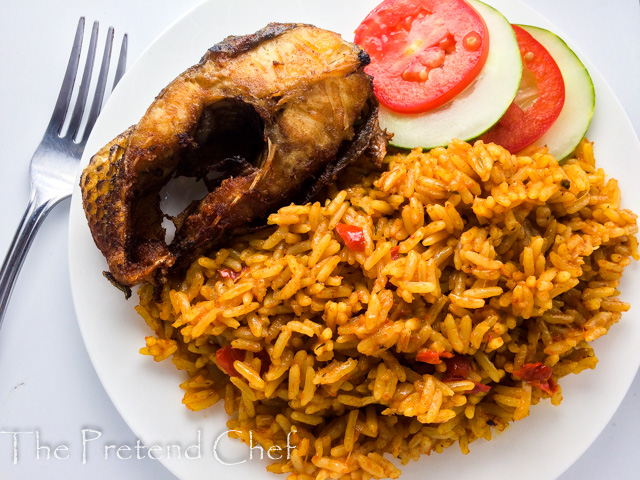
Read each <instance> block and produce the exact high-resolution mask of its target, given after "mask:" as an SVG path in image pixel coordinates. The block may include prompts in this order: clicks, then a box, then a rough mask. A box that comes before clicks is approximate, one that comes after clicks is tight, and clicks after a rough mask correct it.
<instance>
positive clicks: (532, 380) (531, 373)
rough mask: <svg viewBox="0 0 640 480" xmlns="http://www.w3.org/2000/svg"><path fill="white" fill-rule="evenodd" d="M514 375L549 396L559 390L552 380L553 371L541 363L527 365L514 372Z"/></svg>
mask: <svg viewBox="0 0 640 480" xmlns="http://www.w3.org/2000/svg"><path fill="white" fill-rule="evenodd" d="M513 374H514V375H515V376H516V377H519V378H521V379H522V380H524V381H525V382H527V383H529V384H530V385H532V386H534V387H537V388H539V389H540V390H542V391H543V392H546V393H548V394H549V395H552V394H554V393H555V392H556V391H557V390H558V385H557V384H556V382H555V381H554V380H553V378H551V375H552V374H553V370H552V369H551V367H549V366H548V365H545V364H543V363H541V362H536V363H526V364H524V365H523V366H522V368H519V369H518V370H514V372H513Z"/></svg>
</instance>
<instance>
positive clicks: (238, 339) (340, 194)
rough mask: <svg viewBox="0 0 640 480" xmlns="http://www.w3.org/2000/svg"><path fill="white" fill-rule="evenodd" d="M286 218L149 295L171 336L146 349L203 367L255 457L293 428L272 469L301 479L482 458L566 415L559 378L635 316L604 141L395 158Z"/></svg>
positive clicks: (215, 397)
mask: <svg viewBox="0 0 640 480" xmlns="http://www.w3.org/2000/svg"><path fill="white" fill-rule="evenodd" d="M360 172H361V171H360V170H358V169H357V168H354V169H353V172H352V174H354V175H355V174H356V173H360ZM269 224H270V225H272V228H270V229H268V230H265V231H263V232H260V233H257V234H253V235H251V236H245V237H242V238H238V239H235V240H233V241H232V242H230V243H229V245H228V246H227V248H223V249H220V250H218V251H215V252H211V254H210V255H209V256H203V257H201V258H199V259H198V260H197V261H196V262H194V263H193V265H192V266H191V268H190V269H189V271H188V272H187V273H186V275H185V277H184V278H182V279H180V280H179V281H175V282H173V283H170V284H167V285H165V287H164V289H163V290H162V293H161V294H160V296H159V298H155V297H154V292H153V287H152V286H143V287H142V288H140V290H139V295H140V305H139V306H138V307H137V311H138V312H139V313H140V315H141V316H142V317H143V318H144V319H145V321H146V322H147V324H148V325H149V326H150V327H151V329H152V330H153V331H154V332H155V336H153V337H147V345H146V347H144V348H142V350H141V352H142V353H143V354H147V355H151V356H153V357H154V359H155V360H156V361H161V360H164V359H167V358H169V357H171V358H172V361H173V363H174V364H175V365H176V366H177V367H178V368H179V369H182V370H184V371H185V372H186V374H187V375H188V379H187V380H186V381H185V382H184V383H183V384H182V385H181V386H182V388H183V389H184V390H185V395H184V400H183V403H184V404H185V405H186V406H187V407H188V408H190V409H192V410H201V409H204V408H207V407H209V406H211V405H213V404H215V403H216V402H218V401H219V400H224V405H225V409H226V411H227V413H228V414H229V415H230V417H231V419H230V420H229V422H228V426H229V428H230V429H232V430H234V433H232V434H231V435H234V436H238V437H240V438H241V439H242V440H243V441H244V442H245V443H249V441H250V437H251V438H252V439H253V440H254V442H255V441H257V442H259V443H260V444H261V445H262V446H263V447H264V448H265V449H269V448H271V447H273V446H274V445H278V446H280V447H281V448H284V447H285V446H286V441H287V435H288V434H290V432H293V434H292V435H291V444H292V445H296V446H297V447H296V448H295V449H294V450H293V452H292V454H291V456H290V458H288V459H283V460H281V461H279V462H277V463H274V464H272V465H270V466H269V467H268V470H269V471H272V472H277V473H288V474H289V477H288V478H290V479H297V480H303V479H317V480H323V479H327V478H344V479H370V478H397V477H398V476H399V475H400V470H399V469H398V468H397V467H396V466H395V465H394V464H393V463H392V462H391V461H390V459H392V458H394V457H395V458H398V459H399V460H400V461H401V462H402V463H406V462H408V461H410V460H416V459H418V458H419V457H420V456H421V455H422V454H429V453H430V452H431V451H436V452H440V451H442V450H443V449H444V448H445V447H448V446H450V445H452V444H453V443H456V442H457V443H458V444H459V446H460V448H461V449H462V451H463V452H465V453H466V452H468V448H469V447H468V445H469V443H471V442H472V441H474V440H476V439H478V438H485V439H490V438H491V428H492V427H494V428H497V429H500V430H501V429H503V428H504V427H505V426H506V425H507V424H508V423H509V422H511V421H513V420H520V419H522V418H524V417H526V416H527V415H528V414H529V409H530V406H531V405H534V404H536V403H537V402H538V401H539V400H541V399H544V398H549V399H550V401H551V402H552V403H553V404H559V403H560V402H561V400H562V393H561V392H562V390H561V387H560V385H559V383H558V382H559V379H560V378H561V377H563V376H565V375H568V374H569V373H579V372H580V371H582V370H584V369H585V368H594V367H595V365H596V363H597V359H596V357H595V356H594V352H593V350H592V348H591V346H590V345H589V343H588V342H591V341H592V340H594V339H596V338H598V337H600V336H601V335H604V334H605V333H607V331H608V329H609V328H610V327H611V326H612V325H613V324H614V323H616V322H617V321H618V320H619V319H620V317H621V315H622V312H624V311H627V310H628V308H629V305H628V304H626V303H623V302H621V301H620V300H619V299H618V295H619V292H618V290H617V288H618V284H619V280H620V277H621V275H622V271H623V269H624V267H625V266H627V265H628V264H629V263H630V261H631V258H634V259H638V243H637V240H636V237H635V234H636V233H637V231H638V227H637V223H636V215H635V214H633V213H632V212H630V211H629V210H625V209H621V208H620V191H619V189H618V186H617V182H616V181H615V180H614V179H606V178H605V174H604V172H603V171H602V169H598V168H596V166H595V160H594V157H593V148H592V144H591V143H589V142H588V141H583V142H582V143H581V144H580V145H579V147H578V148H577V150H576V152H575V156H574V157H573V158H570V159H569V160H567V161H565V162H564V163H563V164H558V162H557V161H556V160H555V159H554V158H553V157H552V156H550V155H549V154H548V153H546V151H545V150H544V149H538V150H534V151H531V152H529V154H528V155H526V156H525V155H523V156H514V155H511V154H509V153H508V152H507V151H506V150H504V149H502V148H501V147H498V146H496V145H493V144H488V145H485V144H483V143H482V142H477V143H476V144H475V145H473V146H472V145H469V144H467V143H464V142H461V141H453V142H452V143H451V145H449V147H448V148H437V149H434V150H431V151H430V152H428V153H423V152H421V151H420V150H414V151H412V152H411V153H409V154H397V155H390V156H388V157H387V158H386V160H385V165H384V171H382V172H369V173H368V174H367V175H366V176H365V177H364V178H361V177H360V178H358V180H357V182H353V183H348V184H347V186H345V188H343V189H341V190H338V189H337V188H334V190H333V191H332V192H331V193H330V196H329V199H328V200H327V201H326V202H325V203H324V204H321V203H314V204H308V205H290V206H287V207H284V208H282V209H280V210H279V211H278V212H277V213H274V214H272V215H271V216H270V217H269ZM339 224H344V225H351V226H356V227H359V228H360V229H361V231H362V235H363V238H364V246H363V247H364V248H363V251H354V250H352V249H351V248H349V247H348V246H347V245H345V241H344V240H343V238H342V237H341V236H340V235H339V234H338V233H337V231H336V226H338V225H339ZM223 348H225V349H226V350H222V349H223ZM231 348H232V349H234V350H233V352H234V353H235V356H234V357H233V358H232V359H231V361H233V364H232V365H233V367H232V370H231V373H232V375H229V374H228V373H229V371H228V370H229V366H228V365H227V366H226V367H225V365H221V364H220V359H221V358H222V355H221V354H222V352H225V351H226V352H229V351H231V350H230V349H231ZM234 359H235V361H234Z"/></svg>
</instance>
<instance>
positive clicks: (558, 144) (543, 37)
mask: <svg viewBox="0 0 640 480" xmlns="http://www.w3.org/2000/svg"><path fill="white" fill-rule="evenodd" d="M519 26H520V27H522V28H523V29H524V30H526V31H527V32H528V33H529V34H530V35H531V36H532V37H533V38H535V39H536V40H537V41H538V42H540V43H541V44H542V46H544V48H546V49H547V51H548V52H549V53H550V54H551V56H552V57H553V59H554V60H555V61H556V63H557V64H558V67H559V68H560V72H561V73H562V78H563V80H564V87H565V98H564V106H563V107H562V111H561V112H560V115H559V116H558V118H557V119H556V121H555V122H554V123H553V125H551V127H550V128H549V130H547V131H546V132H545V133H544V135H542V137H540V138H539V139H538V140H536V141H535V142H534V144H536V145H546V146H547V148H548V149H549V153H550V154H552V155H553V156H554V157H555V158H556V159H557V160H563V159H565V158H566V157H567V156H569V155H570V154H571V153H572V152H573V151H574V150H575V148H576V147H577V146H578V143H580V140H582V138H583V137H584V135H585V133H586V132H587V130H588V128H589V125H590V124H591V119H592V118H593V111H594V108H595V104H596V95H595V90H594V88H593V81H592V80H591V76H590V75H589V72H588V70H587V69H586V67H585V66H584V65H583V63H582V62H581V61H580V59H579V58H578V56H577V55H576V54H575V53H574V52H573V50H571V48H569V46H568V45H567V44H566V43H565V42H564V40H562V39H561V38H560V37H558V36H557V35H556V34H555V33H552V32H550V31H548V30H545V29H543V28H539V27H532V26H528V25H519Z"/></svg>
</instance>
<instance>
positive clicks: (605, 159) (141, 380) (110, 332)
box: [69, 0, 640, 480]
mask: <svg viewBox="0 0 640 480" xmlns="http://www.w3.org/2000/svg"><path fill="white" fill-rule="evenodd" d="M377 3H378V0H366V1H359V2H357V4H356V2H347V1H344V0H323V1H317V2H304V1H303V0H280V1H273V2H270V3H269V6H268V7H265V6H264V4H263V3H262V2H260V1H258V0H243V1H241V2H240V1H237V2H231V1H223V0H211V1H209V2H206V3H204V4H202V5H200V6H198V7H196V8H195V9H194V10H192V11H191V12H189V13H188V14H187V15H186V16H184V17H183V18H181V19H180V20H178V21H177V22H176V23H175V24H174V25H173V26H172V27H171V28H169V29H168V30H167V31H166V32H165V33H164V34H163V35H162V36H161V37H160V38H159V39H158V40H157V41H156V42H155V43H154V44H153V45H152V46H151V47H150V48H149V49H148V50H147V51H146V52H145V53H144V54H143V55H142V57H141V58H140V60H139V61H138V62H137V63H136V64H135V65H134V66H133V67H132V68H131V69H130V70H129V72H128V73H127V74H126V75H125V77H124V78H123V79H122V82H121V83H120V85H119V86H118V88H117V89H116V91H115V92H114V93H113V95H112V96H111V98H110V101H109V102H108V104H107V105H106V107H105V109H104V111H103V113H102V115H101V116H100V118H99V120H98V122H97V124H96V126H95V128H94V130H93V134H92V135H91V138H90V139H89V142H88V145H87V148H86V152H87V154H86V155H85V157H84V159H83V164H86V163H88V160H89V157H90V155H91V154H92V153H93V152H96V151H97V150H98V149H99V148H100V147H102V146H103V145H104V144H105V143H107V142H108V141H109V140H111V139H112V138H113V137H114V136H116V135H117V134H118V133H120V132H121V131H123V130H124V129H125V128H127V127H128V126H129V125H131V124H134V123H136V122H137V121H138V120H139V119H140V117H141V116H142V115H143V113H144V111H145V110H146V108H147V107H148V106H149V104H150V103H151V102H152V101H153V99H154V97H155V95H156V94H157V93H158V92H160V90H161V89H162V88H163V87H164V86H165V85H166V84H167V83H168V82H170V81H171V80H172V79H173V78H174V77H175V76H177V75H178V74H179V73H181V72H182V71H183V70H184V69H186V68H187V67H189V66H191V65H193V64H194V63H196V62H198V61H199V59H200V58H201V57H202V55H203V54H204V52H205V50H206V49H207V48H208V47H210V46H211V45H213V44H214V43H216V42H218V41H220V40H221V39H223V38H224V37H225V36H227V35H230V34H236V35H238V34H246V33H252V32H254V31H256V30H257V29H259V28H261V27H263V26H264V25H265V24H266V23H268V22H270V21H282V22H306V23H312V24H315V25H317V26H320V27H323V28H328V29H331V30H335V31H337V32H341V33H342V34H343V36H344V38H345V39H347V40H352V38H353V33H352V32H353V31H354V30H355V28H356V26H357V25H358V23H359V21H360V20H361V19H363V18H364V16H365V15H366V14H367V13H368V12H369V11H370V10H371V8H373V7H374V6H375V5H376V4H377ZM487 3H489V4H491V5H493V6H495V7H496V8H498V9H499V10H500V11H502V12H503V13H504V14H505V16H507V18H508V19H509V20H510V21H511V22H513V23H525V24H532V25H537V26H542V27H546V28H550V29H551V30H553V31H555V32H556V33H558V34H560V35H561V36H563V35H562V32H560V31H558V29H557V28H554V27H553V26H552V25H549V23H548V22H547V21H546V20H545V19H544V18H542V17H541V16H540V15H539V14H537V13H536V12H534V11H533V10H531V9H530V8H528V7H527V6H525V5H523V4H521V3H519V2H517V1H515V0H489V1H488V2H487ZM563 37H564V36H563ZM565 39H566V38H565ZM566 40H570V39H566ZM569 43H571V42H569ZM578 53H579V54H580V52H578ZM580 56H581V58H582V59H583V60H585V58H584V55H582V54H580ZM585 63H586V64H587V67H588V68H589V70H590V72H591V74H592V76H593V79H594V83H595V88H596V93H597V105H596V113H595V117H594V120H593V123H592V126H591V128H590V130H589V137H590V138H591V139H592V140H595V142H596V143H595V148H596V158H597V161H598V165H599V166H602V167H604V168H605V170H606V172H607V173H608V174H609V175H610V176H613V177H615V178H617V179H618V180H619V182H620V187H621V189H622V194H623V203H624V205H625V206H633V205H636V206H637V205H640V191H639V190H638V189H637V187H636V185H635V184H634V183H635V182H634V179H637V178H640V168H639V166H638V162H637V159H638V158H640V144H639V143H638V140H637V138H636V136H635V133H634V131H633V129H632V128H631V125H630V123H629V121H628V119H627V117H626V115H625V113H624V111H623V109H622V108H621V106H620V105H619V103H618V101H617V100H616V98H615V96H614V95H613V93H612V92H611V90H610V89H609V87H608V86H607V85H606V84H605V82H604V80H603V79H602V77H601V76H600V75H599V74H598V73H597V72H596V71H595V69H594V68H593V67H592V66H591V65H590V64H589V63H588V62H585ZM69 258H70V274H71V284H72V290H73V298H74V303H75V308H76V313H77V317H78V322H79V324H80V328H81V331H82V335H83V337H84V341H85V344H86V347H87V350H88V352H89V355H90V357H91V360H92V362H93V365H94V367H95V369H96V371H97V373H98V375H99V377H100V379H101V381H102V383H103V385H104V387H105V389H106V391H107V393H108V394H109V396H110V398H111V400H112V401H113V403H114V404H115V406H116V407H117V408H118V410H119V412H120V413H121V414H122V416H123V418H124V419H125V421H126V422H127V423H128V424H129V426H130V427H131V428H132V430H133V431H134V432H135V433H136V435H138V437H139V438H140V440H141V441H142V443H144V445H145V446H146V447H152V446H156V447H157V448H155V449H154V450H153V452H152V454H153V456H155V457H160V460H161V461H162V462H163V463H164V464H165V465H166V466H167V467H168V468H169V469H170V470H171V471H172V472H173V473H175V474H176V475H177V476H178V477H180V478H181V479H193V480H195V479H205V478H207V479H210V478H216V479H217V480H223V479H234V478H246V477H247V476H249V475H250V476H252V477H253V478H255V479H256V480H257V479H262V478H264V479H267V478H275V477H273V476H271V475H269V474H268V473H266V471H265V466H266V464H267V463H266V462H261V461H260V460H259V454H260V452H259V450H257V449H256V450H254V451H253V452H252V453H253V455H252V456H250V452H249V450H248V448H247V447H246V446H245V445H244V444H242V443H240V442H239V441H232V440H229V439H228V438H227V437H226V435H224V432H226V430H227V428H226V420H227V418H226V415H225V414H224V412H223V410H222V408H221V406H220V405H216V406H214V407H213V408H211V409H209V410H207V411H204V412H199V413H194V412H190V411H188V410H187V409H186V408H185V407H184V406H183V405H182V403H181V400H182V391H181V389H180V388H179V387H178V385H179V384H180V383H181V382H182V381H184V379H185V376H184V374H183V373H181V372H178V371H177V370H176V369H175V368H174V367H173V364H172V363H171V362H170V361H165V362H162V363H159V364H158V363H155V362H154V361H153V360H152V359H151V357H147V356H142V355H140V354H139V353H138V350H139V349H140V348H141V347H143V346H144V344H145V341H144V337H145V336H147V335H150V333H151V332H150V331H149V330H148V328H147V327H146V325H145V324H144V322H143V321H142V319H141V318H139V317H138V316H137V314H136V313H135V311H134V309H133V307H134V305H135V304H136V298H135V297H134V298H132V299H131V300H129V301H125V300H124V299H123V296H122V294H121V293H120V292H119V291H118V290H116V289H115V288H113V287H112V286H111V285H110V284H109V283H108V282H107V281H106V280H105V279H104V277H103V276H102V274H101V272H102V271H103V270H104V269H106V263H105V261H104V259H103V257H102V255H101V254H100V252H99V251H98V250H97V249H96V247H95V246H94V243H93V240H92V238H91V235H90V232H89V229H88V227H87V223H86V220H85V217H84V213H83V211H82V206H81V199H80V195H79V189H78V188H77V187H76V191H75V192H74V196H73V200H72V204H71V219H70V227H69ZM639 287H640V271H639V269H638V265H637V264H635V263H634V264H633V265H631V266H630V267H628V269H627V271H626V272H625V276H624V278H623V281H622V285H621V290H622V292H623V295H622V297H623V299H627V300H629V299H630V298H631V292H633V291H638V288H639ZM634 317H636V313H635V309H632V312H631V313H627V314H626V315H624V316H623V319H622V321H621V322H620V323H619V324H618V325H615V326H614V327H613V328H612V329H611V332H610V333H609V335H607V336H605V337H603V338H601V339H599V340H597V341H596V342H595V349H596V353H597V356H598V357H599V358H600V362H599V364H598V366H597V368H596V369H595V370H593V371H586V372H583V373H581V374H580V375H577V376H574V375H572V376H570V377H566V378H563V379H562V380H561V384H562V387H563V392H564V401H563V402H562V405H560V406H559V407H553V406H551V405H550V404H549V403H548V402H542V403H541V404H539V405H537V406H535V407H533V408H532V411H531V415H530V416H529V417H528V418H526V419H525V420H523V421H520V422H516V423H514V424H512V425H511V426H510V427H509V428H508V429H507V430H506V431H505V432H504V433H500V434H496V435H495V437H494V439H493V440H492V441H491V442H486V441H484V440H479V441H477V442H474V443H473V444H472V445H471V453H470V454H469V455H467V456H463V455H462V454H461V453H460V451H459V449H458V447H457V446H454V447H452V448H449V449H447V451H445V452H444V453H443V454H439V455H438V454H433V455H431V456H429V457H426V456H425V457H424V458H422V459H420V461H419V462H413V463H411V464H409V465H407V466H404V467H402V470H403V476H402V477H401V478H404V479H412V478H416V479H417V478H424V470H425V469H428V471H429V473H430V476H432V477H437V478H456V479H457V480H462V479H473V480H480V479H491V480H500V479H507V478H513V477H514V475H515V476H516V477H518V478H519V479H536V480H542V479H547V480H548V479H553V478H557V477H558V476H559V475H560V474H561V473H562V472H564V471H565V470H566V469H567V468H568V467H569V466H570V465H571V464H572V463H573V462H574V461H575V460H576V459H577V458H578V457H579V456H580V455H581V454H582V453H583V452H584V451H585V450H586V449H587V447H588V446H589V445H590V444H591V443H592V442H593V441H594V440H595V438H596V437H597V436H598V434H599V433H600V432H601V431H602V429H603V428H604V427H605V426H606V424H607V423H608V421H609V420H610V418H611V416H612V415H613V413H614V412H615V410H616V408H617V407H618V405H619V404H620V402H621V401H622V399H623V397H624V395H625V393H626V391H627V389H628V388H629V385H630V384H631V381H632V379H633V377H634V374H635V372H636V370H637V368H638V365H639V364H640V349H639V348H638V347H637V345H640V322H637V321H636V319H635V318H634ZM217 439H220V441H219V443H217V444H216V440H217ZM193 445H199V446H200V449H199V450H198V448H196V447H193ZM214 445H215V446H216V447H217V448H215V449H214ZM176 446H179V447H181V455H180V458H177V448H176ZM188 447H191V448H190V449H189V448H188ZM168 450H170V453H171V455H170V457H171V458H169V455H168ZM136 453H139V454H140V455H143V456H148V455H149V452H148V450H147V449H141V450H140V451H139V452H134V455H135V454H136ZM187 454H188V455H187ZM188 457H199V458H188ZM236 462H242V463H238V464H237V465H225V464H229V463H236Z"/></svg>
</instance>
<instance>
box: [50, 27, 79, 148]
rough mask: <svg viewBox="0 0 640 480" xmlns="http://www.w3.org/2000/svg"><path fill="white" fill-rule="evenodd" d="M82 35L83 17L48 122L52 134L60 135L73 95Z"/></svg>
mask: <svg viewBox="0 0 640 480" xmlns="http://www.w3.org/2000/svg"><path fill="white" fill-rule="evenodd" d="M83 34H84V17H80V20H78V27H77V28H76V36H75V38H74V40H73V47H71V55H70V56H69V63H68V64H67V70H66V72H65V74H64V80H63V81H62V86H61V87H60V93H59V94H58V100H56V105H55V107H54V108H53V113H52V114H51V120H50V121H49V126H48V127H47V130H49V131H50V132H51V133H52V134H55V135H58V134H60V130H62V125H63V124H64V117H65V115H66V114H67V110H68V109H69V102H71V95H72V94H73V84H74V83H75V80H76V73H77V72H78V64H79V63H80V51H81V50H82V37H83Z"/></svg>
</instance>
